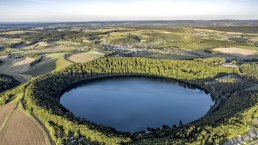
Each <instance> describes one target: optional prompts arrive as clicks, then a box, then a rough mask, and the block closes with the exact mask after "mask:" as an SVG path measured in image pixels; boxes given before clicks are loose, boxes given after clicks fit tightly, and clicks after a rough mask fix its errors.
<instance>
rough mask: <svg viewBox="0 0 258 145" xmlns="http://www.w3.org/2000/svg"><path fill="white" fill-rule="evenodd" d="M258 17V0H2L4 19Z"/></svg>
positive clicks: (0, 12)
mask: <svg viewBox="0 0 258 145" xmlns="http://www.w3.org/2000/svg"><path fill="white" fill-rule="evenodd" d="M218 19H238V20H240V19H241V20H250V19H255V20H257V19H258V0H0V22H79V21H123V20H218Z"/></svg>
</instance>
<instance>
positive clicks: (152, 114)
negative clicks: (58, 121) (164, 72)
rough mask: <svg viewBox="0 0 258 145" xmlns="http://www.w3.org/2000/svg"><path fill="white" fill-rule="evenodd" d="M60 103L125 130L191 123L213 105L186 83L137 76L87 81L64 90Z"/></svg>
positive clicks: (87, 116) (86, 116)
mask: <svg viewBox="0 0 258 145" xmlns="http://www.w3.org/2000/svg"><path fill="white" fill-rule="evenodd" d="M60 102H61V104H62V105H63V106H64V107H66V108H67V109H68V110H70V111H71V112H72V113H73V114H74V115H76V116H78V117H82V118H85V119H87V120H89V121H92V122H95V123H97V124H102V125H105V126H110V127H113V128H115V129H116V130H118V131H124V132H137V131H142V130H146V129H147V127H151V128H157V127H161V126H162V125H164V124H165V125H168V126H170V127H172V126H173V125H174V124H176V125H178V124H179V122H180V120H182V122H183V124H186V123H190V122H192V121H195V120H197V119H199V118H201V117H202V116H204V115H205V114H206V113H207V112H208V111H209V109H210V107H211V106H212V105H213V104H214V102H213V101H212V99H211V96H210V95H209V94H207V93H205V91H204V90H200V89H197V88H193V86H190V88H189V85H188V87H187V84H185V83H183V84H182V83H179V82H177V81H174V80H168V79H162V78H153V77H136V76H130V77H129V76H123V77H121V76H120V77H108V78H100V79H94V80H87V81H85V82H82V83H80V84H77V85H73V86H72V87H70V88H69V89H67V90H66V91H65V92H64V94H63V95H62V97H61V99H60Z"/></svg>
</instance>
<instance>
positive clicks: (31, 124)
mask: <svg viewBox="0 0 258 145" xmlns="http://www.w3.org/2000/svg"><path fill="white" fill-rule="evenodd" d="M0 144H1V145H48V144H49V141H48V137H47V134H46V132H45V131H44V130H43V129H42V128H41V126H40V125H39V124H38V123H37V121H36V120H34V118H32V117H31V116H30V115H29V114H27V113H26V112H24V111H23V110H21V109H20V108H19V107H16V104H13V103H11V104H7V105H4V106H2V107H0Z"/></svg>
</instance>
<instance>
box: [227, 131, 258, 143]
mask: <svg viewBox="0 0 258 145" xmlns="http://www.w3.org/2000/svg"><path fill="white" fill-rule="evenodd" d="M256 139H258V132H257V131H256V130H255V129H250V130H249V132H248V133H247V134H246V135H245V136H241V135H238V136H237V137H236V138H234V139H232V140H230V141H228V142H226V143H225V144H224V145H241V144H247V143H249V142H252V141H254V140H256ZM252 144H253V145H255V144H258V141H256V142H255V141H254V142H253V143H251V145H252Z"/></svg>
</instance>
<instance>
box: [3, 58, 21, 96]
mask: <svg viewBox="0 0 258 145" xmlns="http://www.w3.org/2000/svg"><path fill="white" fill-rule="evenodd" d="M0 63H1V62H0ZM19 84H20V82H19V81H17V80H15V79H14V78H13V77H11V76H8V75H3V74H0V93H1V92H3V91H5V90H8V89H11V88H13V87H16V86H18V85H19Z"/></svg>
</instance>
